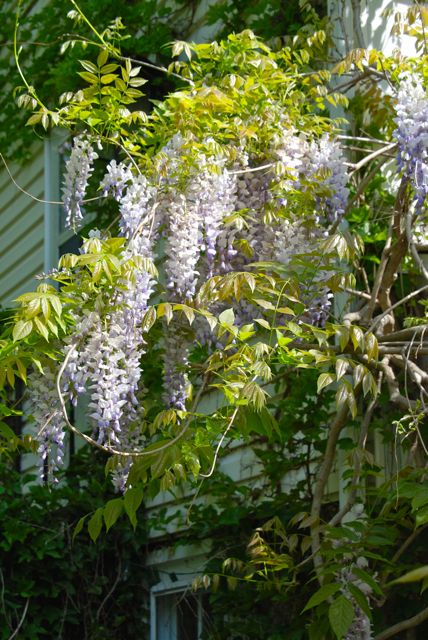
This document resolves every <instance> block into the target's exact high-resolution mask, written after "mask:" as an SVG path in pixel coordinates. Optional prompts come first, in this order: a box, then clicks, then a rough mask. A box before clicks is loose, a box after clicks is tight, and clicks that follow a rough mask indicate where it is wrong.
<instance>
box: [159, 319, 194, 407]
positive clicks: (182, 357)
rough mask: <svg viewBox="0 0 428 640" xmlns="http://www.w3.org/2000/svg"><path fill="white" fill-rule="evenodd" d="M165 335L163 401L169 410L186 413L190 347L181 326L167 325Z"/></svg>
mask: <svg viewBox="0 0 428 640" xmlns="http://www.w3.org/2000/svg"><path fill="white" fill-rule="evenodd" d="M165 333H166V335H165V355H164V367H165V370H164V394H163V399H164V402H165V404H166V405H167V406H168V407H169V408H171V409H178V410H180V411H185V409H186V397H187V392H186V390H187V386H188V378H187V366H188V355H189V345H188V342H187V340H186V338H185V336H184V333H183V331H182V329H181V328H180V327H179V326H177V325H174V324H172V323H171V324H169V325H168V326H167V325H165Z"/></svg>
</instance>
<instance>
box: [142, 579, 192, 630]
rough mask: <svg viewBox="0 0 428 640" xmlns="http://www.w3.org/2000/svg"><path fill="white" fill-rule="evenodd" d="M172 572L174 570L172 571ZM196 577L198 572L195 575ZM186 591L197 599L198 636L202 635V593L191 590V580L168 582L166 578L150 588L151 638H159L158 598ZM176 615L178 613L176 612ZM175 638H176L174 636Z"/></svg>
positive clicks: (173, 612)
mask: <svg viewBox="0 0 428 640" xmlns="http://www.w3.org/2000/svg"><path fill="white" fill-rule="evenodd" d="M171 573H172V572H171ZM194 577H196V574H195V576H194ZM186 592H189V593H191V595H193V596H194V598H195V600H196V601H197V606H198V611H197V623H198V638H200V637H201V634H202V631H203V604H202V598H201V594H200V593H196V592H192V591H191V580H177V581H175V582H172V580H168V583H167V582H166V581H164V580H162V581H161V582H159V583H158V584H156V585H155V586H154V587H152V588H151V590H150V640H158V624H159V620H158V616H157V606H156V605H157V602H156V599H157V598H159V597H162V596H169V595H172V594H174V593H182V594H185V593H186ZM174 614H175V611H173V610H171V615H174ZM175 615H176V614H175ZM161 640H171V639H170V638H165V639H164V638H161ZM173 640H176V638H174V639H173Z"/></svg>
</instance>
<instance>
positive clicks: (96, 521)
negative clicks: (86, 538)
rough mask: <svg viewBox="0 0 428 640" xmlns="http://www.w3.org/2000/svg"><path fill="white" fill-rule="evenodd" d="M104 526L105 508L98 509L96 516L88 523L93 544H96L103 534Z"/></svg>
mask: <svg viewBox="0 0 428 640" xmlns="http://www.w3.org/2000/svg"><path fill="white" fill-rule="evenodd" d="M102 526H103V508H102V507H98V509H97V510H96V511H95V513H94V515H93V516H92V518H91V519H90V520H89V522H88V531H89V535H90V536H91V540H92V542H96V540H97V538H98V536H99V535H100V533H101V528H102Z"/></svg>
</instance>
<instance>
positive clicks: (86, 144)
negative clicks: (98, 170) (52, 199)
mask: <svg viewBox="0 0 428 640" xmlns="http://www.w3.org/2000/svg"><path fill="white" fill-rule="evenodd" d="M97 158H98V154H97V152H96V151H94V149H93V146H92V143H91V141H90V140H89V139H88V138H87V137H86V136H85V135H83V134H82V135H80V136H76V137H75V138H74V140H73V146H72V149H71V152H70V157H69V158H68V160H67V161H66V170H65V175H64V185H63V188H62V196H63V203H64V205H63V206H64V213H65V216H66V226H67V227H71V228H72V229H74V230H76V229H78V228H79V227H80V226H81V222H82V220H83V213H82V204H83V200H84V198H85V193H86V189H87V186H88V182H89V178H90V176H91V174H92V172H93V170H94V169H93V163H94V160H96V159H97Z"/></svg>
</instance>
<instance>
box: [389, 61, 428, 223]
mask: <svg viewBox="0 0 428 640" xmlns="http://www.w3.org/2000/svg"><path fill="white" fill-rule="evenodd" d="M396 110H397V117H396V118H395V122H396V123H397V128H396V130H395V131H394V137H395V139H396V140H397V143H398V154H397V162H398V168H399V169H400V171H404V175H405V176H407V177H408V178H409V179H410V180H411V182H412V185H413V188H414V190H415V201H416V202H415V205H416V213H418V214H419V213H421V211H422V208H423V205H424V202H425V199H426V197H427V194H428V97H427V94H426V91H425V89H424V87H423V82H422V78H421V77H419V76H416V75H410V74H408V75H403V76H402V77H401V81H400V86H399V90H398V97H397V107H396Z"/></svg>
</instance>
